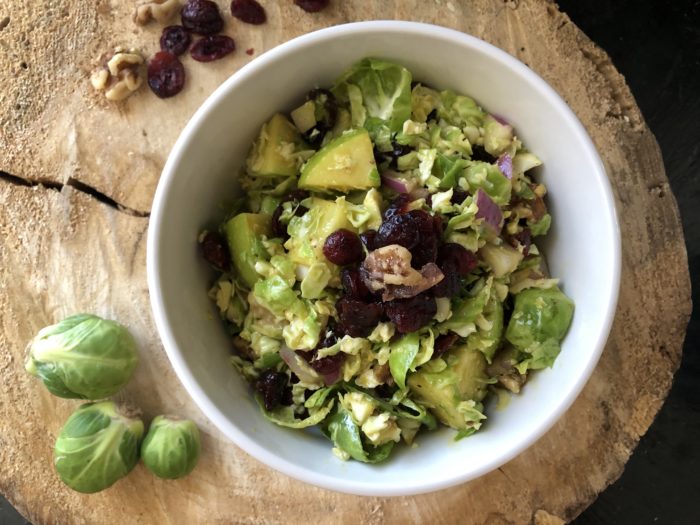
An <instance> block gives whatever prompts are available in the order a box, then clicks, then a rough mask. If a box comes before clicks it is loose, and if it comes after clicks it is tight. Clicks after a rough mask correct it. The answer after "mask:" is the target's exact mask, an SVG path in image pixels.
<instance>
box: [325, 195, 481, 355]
mask: <svg viewBox="0 0 700 525" xmlns="http://www.w3.org/2000/svg"><path fill="white" fill-rule="evenodd" d="M409 203H410V197H409V196H408V195H406V194H400V195H399V196H398V197H397V198H396V199H395V200H394V201H393V202H392V203H391V205H390V206H389V208H388V209H387V210H386V212H385V213H384V221H383V222H382V224H381V225H380V227H379V228H378V230H377V231H374V230H369V231H366V232H364V233H363V234H362V235H360V236H358V235H356V234H355V233H353V232H350V231H348V230H343V229H341V230H338V231H336V232H333V233H332V234H331V235H329V236H328V237H327V238H326V241H325V243H324V246H323V253H324V255H325V256H326V258H327V259H328V260H329V261H331V262H332V263H335V264H338V265H340V266H343V267H344V268H343V270H342V273H341V282H342V285H343V290H344V294H343V296H342V297H341V298H340V299H339V300H338V302H337V304H336V310H337V314H338V327H337V329H338V331H339V332H341V333H345V334H348V335H350V336H352V337H366V336H367V335H369V333H370V332H371V331H372V330H373V329H374V327H375V326H377V323H379V322H380V321H382V320H383V319H388V320H389V321H391V322H393V323H394V324H395V325H396V329H397V331H398V332H400V333H408V332H413V331H415V330H418V329H420V328H421V327H423V326H425V325H427V324H428V323H429V322H430V320H431V319H432V318H433V317H434V316H435V313H436V312H437V303H436V301H435V298H436V297H453V296H455V295H457V294H458V293H459V290H460V277H465V276H466V275H468V274H469V273H470V272H472V271H473V270H474V269H475V268H476V266H477V259H476V256H475V255H474V254H473V253H472V252H470V251H468V250H466V249H465V248H464V247H463V246H461V245H459V244H455V243H444V242H443V241H442V221H441V219H440V218H439V217H438V216H435V217H434V216H432V215H430V214H429V213H428V212H427V211H424V210H409V209H408V205H409ZM363 244H364V246H365V247H366V249H367V251H368V255H367V257H366V258H365V252H364V250H363V249H362V245H363ZM380 292H382V293H380ZM382 298H383V299H384V300H382ZM388 298H389V300H387V299H388ZM445 342H447V341H445Z"/></svg>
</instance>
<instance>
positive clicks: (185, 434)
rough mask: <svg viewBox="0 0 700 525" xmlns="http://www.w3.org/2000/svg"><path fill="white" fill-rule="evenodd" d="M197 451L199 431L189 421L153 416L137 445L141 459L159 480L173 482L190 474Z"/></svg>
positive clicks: (197, 455) (199, 446) (195, 462)
mask: <svg viewBox="0 0 700 525" xmlns="http://www.w3.org/2000/svg"><path fill="white" fill-rule="evenodd" d="M200 449H201V445H200V442H199V429H198V428H197V425H195V424H194V423H193V422H192V421H189V420H187V419H177V418H172V417H166V416H157V417H156V418H155V419H154V420H153V422H152V423H151V426H150V427H149V429H148V434H146V439H144V440H143V445H141V457H142V458H143V463H144V464H145V465H146V467H147V468H148V470H150V471H151V472H153V473H154V474H155V475H156V476H158V477H159V478H165V479H177V478H181V477H183V476H186V475H187V474H189V473H190V472H192V469H194V467H195V465H197V461H198V460H199V451H200Z"/></svg>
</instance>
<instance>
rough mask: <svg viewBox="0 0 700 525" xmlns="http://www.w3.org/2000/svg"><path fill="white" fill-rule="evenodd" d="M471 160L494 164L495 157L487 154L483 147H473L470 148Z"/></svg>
mask: <svg viewBox="0 0 700 525" xmlns="http://www.w3.org/2000/svg"><path fill="white" fill-rule="evenodd" d="M472 160H478V161H481V162H489V163H494V162H496V157H494V156H493V155H491V154H490V153H488V152H487V151H486V150H485V149H484V147H483V146H479V145H474V146H472Z"/></svg>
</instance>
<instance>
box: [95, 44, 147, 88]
mask: <svg viewBox="0 0 700 525" xmlns="http://www.w3.org/2000/svg"><path fill="white" fill-rule="evenodd" d="M143 64H144V59H143V56H142V55H141V53H139V52H138V51H137V50H135V49H129V50H125V49H122V48H116V49H115V50H114V54H113V55H112V56H111V57H109V58H108V59H107V60H106V62H105V63H104V65H103V66H102V67H101V68H100V69H99V70H97V71H95V72H94V73H93V74H92V76H91V77H90V83H91V84H92V87H94V88H95V89H96V90H98V91H104V92H105V98H106V99H107V100H112V101H119V100H124V99H125V98H126V97H128V96H129V95H131V94H132V93H134V92H135V91H136V90H137V89H139V88H140V87H141V84H143Z"/></svg>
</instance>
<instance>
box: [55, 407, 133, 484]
mask: <svg viewBox="0 0 700 525" xmlns="http://www.w3.org/2000/svg"><path fill="white" fill-rule="evenodd" d="M142 437H143V423H142V422H141V420H140V419H136V418H131V417H128V416H126V415H124V414H121V413H119V411H118V410H117V407H116V406H115V405H114V403H113V402H112V401H103V402H101V403H87V404H85V405H82V406H81V407H80V408H78V410H76V411H75V412H73V414H71V416H70V417H69V418H68V421H66V424H65V425H64V426H63V428H62V429H61V433H60V434H59V436H58V439H57V440H56V446H55V448H54V465H55V466H56V471H57V472H58V475H59V476H60V477H61V480H62V481H63V482H64V483H65V484H66V485H68V486H69V487H70V488H72V489H73V490H77V491H78V492H84V493H88V494H89V493H93V492H99V491H100V490H104V489H106V488H107V487H109V486H111V485H112V484H113V483H115V482H116V481H118V480H119V479H121V478H123V477H124V476H126V475H127V474H128V473H129V472H130V471H131V469H133V468H134V466H136V463H138V460H139V444H140V442H141V438H142Z"/></svg>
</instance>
